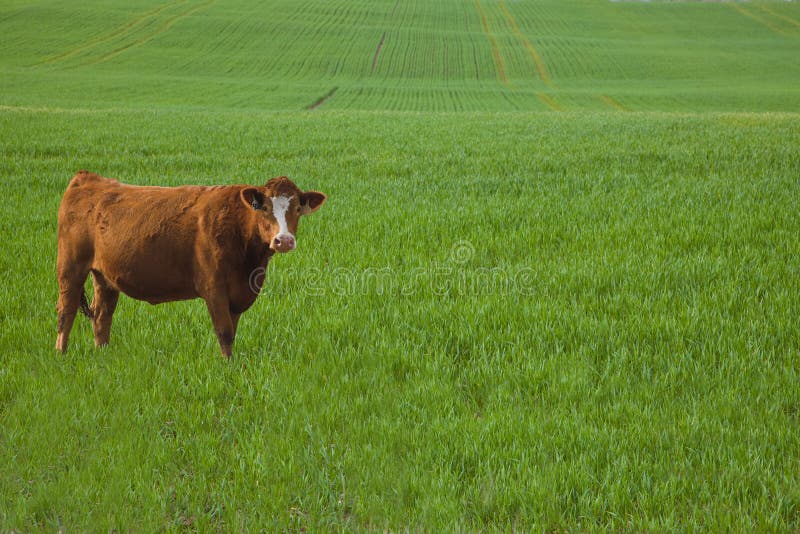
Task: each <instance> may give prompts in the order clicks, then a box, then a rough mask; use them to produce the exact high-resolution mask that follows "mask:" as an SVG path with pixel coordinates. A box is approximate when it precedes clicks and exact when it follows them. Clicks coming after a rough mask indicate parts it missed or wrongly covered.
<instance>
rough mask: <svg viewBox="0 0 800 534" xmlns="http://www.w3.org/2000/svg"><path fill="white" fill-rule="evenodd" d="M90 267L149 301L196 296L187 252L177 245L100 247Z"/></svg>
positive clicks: (113, 283)
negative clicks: (92, 266)
mask: <svg viewBox="0 0 800 534" xmlns="http://www.w3.org/2000/svg"><path fill="white" fill-rule="evenodd" d="M95 254H96V255H95V262H94V269H96V270H97V271H99V272H100V273H102V275H103V276H104V277H105V279H106V280H107V281H108V282H109V283H110V284H111V285H112V286H114V287H115V288H116V289H118V290H119V291H121V292H123V293H125V294H126V295H128V296H129V297H131V298H134V299H138V300H144V301H147V302H150V303H151V304H157V303H160V302H169V301H173V300H186V299H192V298H196V297H197V296H198V295H197V291H196V290H195V284H194V269H193V261H192V259H193V258H192V256H191V252H190V251H188V250H181V247H178V246H175V245H173V246H172V247H148V246H139V247H131V246H128V247H124V246H120V245H117V244H115V245H112V246H106V247H101V248H100V249H99V250H97V251H96V253H95Z"/></svg>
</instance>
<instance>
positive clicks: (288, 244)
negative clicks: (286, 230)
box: [270, 234, 296, 252]
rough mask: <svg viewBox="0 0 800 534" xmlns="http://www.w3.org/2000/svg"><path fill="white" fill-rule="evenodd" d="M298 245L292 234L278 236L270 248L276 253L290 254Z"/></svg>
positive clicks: (274, 238)
mask: <svg viewBox="0 0 800 534" xmlns="http://www.w3.org/2000/svg"><path fill="white" fill-rule="evenodd" d="M295 245H296V243H295V241H294V236H293V235H292V234H278V235H276V236H275V237H273V238H272V243H270V248H272V250H274V251H275V252H289V251H292V250H294V247H295Z"/></svg>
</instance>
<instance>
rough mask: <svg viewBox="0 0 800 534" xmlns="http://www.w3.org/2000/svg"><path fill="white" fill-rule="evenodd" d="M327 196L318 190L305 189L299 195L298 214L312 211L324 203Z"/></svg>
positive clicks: (306, 213)
mask: <svg viewBox="0 0 800 534" xmlns="http://www.w3.org/2000/svg"><path fill="white" fill-rule="evenodd" d="M327 198H328V197H326V196H325V193H320V192H319V191H306V192H305V193H302V194H301V195H300V215H308V214H309V213H314V212H315V211H317V210H318V209H319V208H320V206H322V205H323V204H324V203H325V200H326V199H327Z"/></svg>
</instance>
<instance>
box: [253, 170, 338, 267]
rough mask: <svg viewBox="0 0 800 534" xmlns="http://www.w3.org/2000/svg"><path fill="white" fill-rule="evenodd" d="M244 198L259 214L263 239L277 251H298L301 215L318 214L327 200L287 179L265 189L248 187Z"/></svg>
mask: <svg viewBox="0 0 800 534" xmlns="http://www.w3.org/2000/svg"><path fill="white" fill-rule="evenodd" d="M241 197H242V202H244V203H245V204H246V205H247V207H248V208H250V209H251V210H253V211H254V212H255V213H256V214H257V216H258V228H259V232H260V233H261V237H262V239H263V240H264V242H265V243H269V247H270V248H271V249H272V250H274V251H275V252H289V251H290V250H294V247H295V243H296V242H295V237H294V236H295V233H296V232H297V222H298V221H299V220H300V216H301V215H308V214H309V213H314V212H315V211H317V210H318V209H319V208H320V206H322V204H323V203H324V202H325V199H326V198H327V197H326V196H325V195H324V194H323V193H320V192H319V191H305V192H303V191H300V189H298V187H297V186H296V185H294V183H293V182H292V181H291V180H289V179H288V178H287V177H285V176H281V177H280V178H273V179H272V180H270V181H269V182H267V183H266V185H264V187H246V188H244V189H242V192H241Z"/></svg>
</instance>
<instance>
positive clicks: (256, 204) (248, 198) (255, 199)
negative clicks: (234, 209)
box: [242, 187, 264, 210]
mask: <svg viewBox="0 0 800 534" xmlns="http://www.w3.org/2000/svg"><path fill="white" fill-rule="evenodd" d="M242 202H244V203H245V204H247V206H248V207H250V208H252V209H254V210H260V209H262V208H263V207H264V193H262V192H261V191H259V190H258V189H256V188H255V187H245V188H244V189H242Z"/></svg>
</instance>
